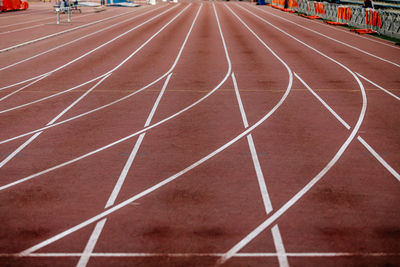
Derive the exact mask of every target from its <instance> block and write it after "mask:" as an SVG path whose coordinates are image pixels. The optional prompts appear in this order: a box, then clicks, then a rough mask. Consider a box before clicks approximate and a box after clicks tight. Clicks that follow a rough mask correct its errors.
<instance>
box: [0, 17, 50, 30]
mask: <svg viewBox="0 0 400 267" xmlns="http://www.w3.org/2000/svg"><path fill="white" fill-rule="evenodd" d="M51 19H54V17H53V16H52V17H50V18H44V19H36V20H29V21H23V22H18V23H14V24H7V25H2V26H0V28H7V27H12V26H18V25H21V24H29V23H32V22H38V21H43V20H51Z"/></svg>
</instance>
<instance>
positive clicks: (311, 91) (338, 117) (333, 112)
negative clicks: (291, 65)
mask: <svg viewBox="0 0 400 267" xmlns="http://www.w3.org/2000/svg"><path fill="white" fill-rule="evenodd" d="M294 76H296V78H297V79H298V80H299V81H300V82H301V83H302V84H303V85H304V86H305V87H306V88H307V90H308V91H310V93H311V94H312V95H313V96H315V97H316V98H317V99H318V100H319V102H321V103H322V105H324V107H325V108H326V109H327V110H329V112H330V113H331V114H332V115H333V116H335V118H336V119H337V120H338V121H339V122H340V123H341V124H343V126H344V127H346V129H347V130H350V128H351V127H350V125H348V124H347V122H345V121H344V120H343V119H342V118H341V117H340V116H339V115H338V114H337V113H336V112H335V111H334V110H333V109H332V108H331V107H330V106H329V105H328V104H327V103H326V102H325V101H324V100H323V99H322V98H321V97H320V96H319V95H317V94H316V93H315V92H314V90H313V89H311V87H310V86H308V84H306V83H305V82H304V81H303V79H301V78H300V76H299V75H297V74H296V73H294Z"/></svg>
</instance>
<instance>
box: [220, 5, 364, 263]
mask: <svg viewBox="0 0 400 267" xmlns="http://www.w3.org/2000/svg"><path fill="white" fill-rule="evenodd" d="M227 8H228V9H229V10H230V11H231V12H232V13H233V14H234V15H235V16H236V17H237V18H239V17H238V16H237V15H236V14H235V13H234V12H233V10H232V9H231V8H230V7H228V6H227ZM244 10H245V11H247V10H246V9H244ZM247 12H248V13H250V14H252V15H253V16H255V17H257V18H259V19H260V20H262V21H264V22H265V23H267V24H269V25H270V26H272V27H274V28H275V29H277V30H279V31H280V32H282V33H283V34H285V35H287V36H289V37H291V38H293V39H294V40H296V41H298V42H299V43H301V44H303V45H305V46H306V47H308V48H310V49H311V50H313V51H315V52H316V53H318V54H320V55H321V56H323V57H325V58H327V59H329V60H331V61H332V62H334V63H336V64H338V65H339V66H341V67H342V68H344V69H345V70H346V71H347V72H349V73H350V74H351V75H352V76H353V77H354V79H355V80H356V81H357V83H358V85H359V87H360V90H361V94H362V108H361V112H360V115H359V118H358V120H357V123H356V125H355V127H354V128H353V130H352V132H351V134H350V135H349V137H348V138H347V140H346V141H345V143H344V144H343V145H342V146H341V147H340V149H339V150H338V152H337V153H336V154H335V156H334V157H333V158H332V159H331V160H330V161H329V163H328V164H327V165H326V166H325V167H324V168H323V169H322V170H321V171H320V172H319V173H318V174H317V175H316V176H315V177H314V178H313V179H311V181H310V182H309V183H308V184H307V185H306V186H304V187H303V188H302V189H301V190H300V191H299V192H298V193H296V195H294V196H293V197H292V198H291V199H290V200H289V201H288V202H286V203H285V204H284V205H283V206H282V207H281V208H280V209H279V210H278V211H276V212H275V213H273V214H272V215H271V216H270V217H269V218H268V219H266V220H265V221H264V222H263V223H261V224H260V225H259V226H257V227H256V228H255V229H254V230H253V231H252V232H250V233H249V234H248V235H247V236H245V237H244V238H243V239H242V240H241V241H240V242H239V243H237V244H236V245H235V246H233V247H232V248H231V249H230V250H229V251H228V252H227V253H226V254H225V255H224V256H223V257H221V258H220V259H219V260H218V262H217V264H223V263H224V262H226V261H227V260H229V259H230V258H231V257H232V256H233V255H234V254H236V253H237V252H239V251H240V250H241V249H242V248H243V247H245V246H246V245H247V244H249V243H250V242H251V241H252V240H253V239H254V238H256V237H257V236H258V235H259V234H260V233H261V232H263V231H264V230H265V229H266V228H267V227H269V226H270V225H271V224H272V223H273V222H274V221H276V220H277V219H278V218H279V217H280V216H281V215H283V214H284V213H285V212H286V211H287V210H288V209H290V208H291V207H292V206H293V205H294V204H296V203H297V201H298V200H300V199H301V198H302V197H303V196H304V195H305V194H306V193H307V192H308V191H309V190H310V189H311V188H312V187H313V186H314V185H315V184H316V183H317V182H319V181H320V180H321V179H322V177H323V176H324V175H325V174H326V173H327V172H328V171H329V170H330V169H331V167H332V166H333V165H335V164H336V162H337V161H338V160H339V158H340V157H341V156H342V155H343V153H344V152H345V150H346V149H347V147H348V146H349V145H350V143H351V142H352V141H353V139H354V137H355V136H356V134H357V131H358V130H359V128H360V127H361V123H362V122H363V120H364V116H365V112H366V109H367V97H366V93H365V89H364V86H363V84H362V83H361V81H360V80H359V79H358V77H357V76H356V75H355V74H354V73H353V72H352V71H351V70H350V69H349V68H347V67H346V66H345V65H343V64H341V63H340V62H338V61H336V60H334V59H332V58H330V57H328V56H327V55H325V54H324V53H322V52H320V51H319V50H317V49H315V48H313V47H311V46H310V45H308V44H306V43H304V42H302V41H300V40H299V39H297V38H295V37H293V36H292V35H290V34H289V33H287V32H285V31H284V30H282V29H280V28H278V27H277V26H275V25H273V24H271V23H269V22H268V21H266V20H264V19H263V18H261V17H259V16H257V15H255V14H253V13H251V12H249V11H247ZM239 19H240V18H239ZM240 20H241V19H240Z"/></svg>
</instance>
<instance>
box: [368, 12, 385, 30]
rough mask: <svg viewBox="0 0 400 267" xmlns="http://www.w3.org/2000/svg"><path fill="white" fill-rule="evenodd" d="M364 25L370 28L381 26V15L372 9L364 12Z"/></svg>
mask: <svg viewBox="0 0 400 267" xmlns="http://www.w3.org/2000/svg"><path fill="white" fill-rule="evenodd" d="M365 23H366V24H367V25H370V26H375V27H379V28H380V27H381V26H382V14H381V13H380V12H378V11H377V10H374V9H367V10H365Z"/></svg>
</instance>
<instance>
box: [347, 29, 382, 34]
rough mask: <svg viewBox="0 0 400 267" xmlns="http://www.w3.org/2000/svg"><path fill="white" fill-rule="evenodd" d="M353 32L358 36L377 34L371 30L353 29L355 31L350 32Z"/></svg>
mask: <svg viewBox="0 0 400 267" xmlns="http://www.w3.org/2000/svg"><path fill="white" fill-rule="evenodd" d="M350 31H351V32H355V33H358V34H367V33H368V34H376V31H373V30H371V29H353V30H350Z"/></svg>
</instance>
